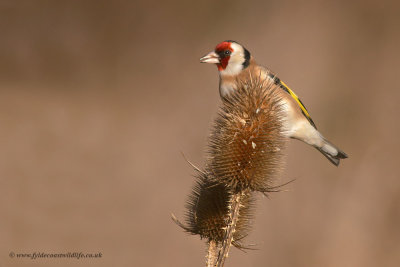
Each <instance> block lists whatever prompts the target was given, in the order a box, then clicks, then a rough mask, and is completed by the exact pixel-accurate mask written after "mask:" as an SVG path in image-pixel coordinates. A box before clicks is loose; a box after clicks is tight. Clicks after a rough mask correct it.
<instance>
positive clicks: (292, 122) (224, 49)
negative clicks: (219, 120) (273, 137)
mask: <svg viewBox="0 0 400 267" xmlns="http://www.w3.org/2000/svg"><path fill="white" fill-rule="evenodd" d="M200 62H201V63H212V64H216V65H217V68H218V72H219V78H220V79H219V93H220V96H221V98H222V99H223V100H224V99H226V97H227V96H229V95H230V94H231V93H232V92H233V91H235V89H237V87H238V83H239V82H240V81H243V79H249V77H251V75H252V76H253V77H259V78H260V79H269V80H270V81H271V82H273V83H274V84H276V85H277V86H279V88H280V90H278V93H279V96H280V98H281V100H282V103H283V110H284V119H283V127H284V131H283V135H284V136H286V137H288V138H292V139H297V140H300V141H303V142H304V143H306V144H308V145H311V146H313V147H314V148H316V149H317V150H318V151H319V152H321V153H322V154H323V155H324V156H325V157H326V158H327V159H328V160H329V161H330V162H331V163H333V164H334V165H335V166H339V163H340V160H341V159H345V158H347V157H348V156H347V154H346V153H345V152H343V151H342V150H340V149H339V148H338V147H337V146H335V145H334V144H332V143H331V142H329V141H328V140H327V139H325V137H324V136H323V135H322V134H321V133H320V132H319V131H318V130H317V127H316V125H315V123H314V121H313V120H312V118H311V116H310V114H309V112H308V111H307V109H306V107H305V105H304V104H303V102H302V101H301V100H300V98H299V97H298V96H297V95H296V94H295V93H294V92H293V91H292V89H290V88H289V87H288V86H287V85H286V84H285V83H284V82H283V81H282V80H281V79H279V78H278V76H276V75H275V73H273V72H272V71H271V70H269V69H268V68H266V67H263V66H261V65H258V64H257V63H256V61H255V59H254V57H253V56H252V55H251V54H250V52H249V51H248V50H247V49H246V48H245V47H244V46H242V45H241V44H239V43H238V42H236V41H233V40H227V41H223V42H221V43H219V44H218V45H217V46H216V47H215V49H214V50H213V51H211V52H210V53H208V54H206V55H205V56H203V57H202V58H200ZM249 74H250V75H249Z"/></svg>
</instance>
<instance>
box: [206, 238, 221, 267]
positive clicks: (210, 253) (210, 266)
mask: <svg viewBox="0 0 400 267" xmlns="http://www.w3.org/2000/svg"><path fill="white" fill-rule="evenodd" d="M217 257H218V245H217V242H216V241H214V240H210V241H209V242H208V250H207V262H206V267H214V266H215V263H216V261H217Z"/></svg>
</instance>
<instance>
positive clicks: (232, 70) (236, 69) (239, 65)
mask: <svg viewBox="0 0 400 267" xmlns="http://www.w3.org/2000/svg"><path fill="white" fill-rule="evenodd" d="M231 48H232V49H233V52H232V54H231V57H230V58H229V61H228V65H227V66H226V68H225V69H224V70H221V71H220V73H221V75H224V76H225V75H226V76H234V75H237V74H239V73H240V72H241V71H242V70H243V63H244V61H245V60H246V59H245V57H244V50H243V47H242V46H240V45H238V44H236V43H231Z"/></svg>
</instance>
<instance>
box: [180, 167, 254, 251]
mask: <svg viewBox="0 0 400 267" xmlns="http://www.w3.org/2000/svg"><path fill="white" fill-rule="evenodd" d="M243 194H244V197H243V198H242V202H241V206H240V209H239V219H238V222H237V224H236V229H235V233H234V240H235V241H234V242H233V243H232V244H233V245H234V246H236V247H238V248H245V246H243V245H242V243H241V241H242V240H243V238H245V237H246V236H247V235H248V232H249V230H250V228H251V225H252V223H251V222H252V221H253V218H254V207H255V201H256V200H255V197H254V196H253V194H252V193H251V192H250V191H248V192H247V193H243ZM231 197H232V191H231V190H230V189H229V188H228V187H226V186H225V185H223V184H220V183H218V182H216V181H215V179H210V178H209V177H208V175H206V174H205V173H199V175H198V177H197V181H196V184H195V186H194V187H193V189H192V192H191V193H190V195H189V198H188V201H187V203H186V215H185V217H186V218H185V223H184V224H183V223H181V222H179V221H178V220H176V219H174V220H175V222H176V223H177V224H178V225H179V226H181V227H182V228H183V229H184V230H185V231H186V232H188V233H190V234H193V235H200V237H201V238H204V239H207V240H208V241H215V242H216V243H217V244H220V243H221V242H222V240H223V238H224V234H225V230H226V228H227V221H228V216H229V205H230V200H231Z"/></svg>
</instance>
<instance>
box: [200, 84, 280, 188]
mask: <svg viewBox="0 0 400 267" xmlns="http://www.w3.org/2000/svg"><path fill="white" fill-rule="evenodd" d="M278 90H281V89H280V88H279V86H278V85H275V84H274V83H273V82H272V81H269V80H261V79H260V78H252V77H248V79H244V81H242V82H239V86H238V88H237V90H235V91H234V92H232V93H231V95H229V96H228V97H227V98H225V99H224V101H223V102H222V107H221V108H220V112H219V114H218V117H217V118H216V120H215V122H214V126H213V130H212V133H211V136H210V140H209V151H208V154H209V158H208V160H207V164H206V171H207V172H209V173H212V176H213V177H214V178H215V179H216V180H217V181H218V182H220V183H222V184H225V185H227V186H229V187H230V188H232V189H233V190H234V191H242V190H246V189H250V190H255V191H261V192H268V188H271V187H272V186H273V182H274V180H275V178H276V177H277V175H278V174H279V173H280V170H281V166H282V161H283V159H282V157H283V153H282V150H283V148H284V146H285V140H286V139H285V137H284V136H283V134H282V132H283V129H282V121H283V118H284V115H283V103H282V102H281V99H280V97H279V91H278Z"/></svg>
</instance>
